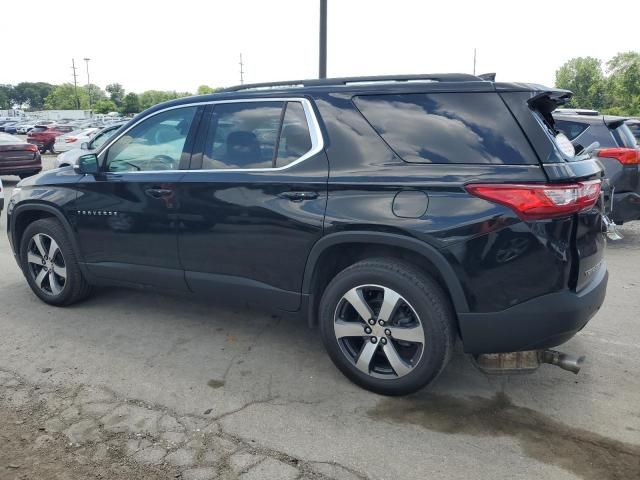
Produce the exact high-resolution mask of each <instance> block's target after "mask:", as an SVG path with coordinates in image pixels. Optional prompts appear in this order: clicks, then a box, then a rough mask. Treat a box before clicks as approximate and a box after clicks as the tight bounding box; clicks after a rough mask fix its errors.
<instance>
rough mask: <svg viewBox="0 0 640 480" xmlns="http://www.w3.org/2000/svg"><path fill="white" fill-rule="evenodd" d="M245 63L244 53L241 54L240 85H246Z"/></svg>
mask: <svg viewBox="0 0 640 480" xmlns="http://www.w3.org/2000/svg"><path fill="white" fill-rule="evenodd" d="M243 67H244V63H242V53H241V54H240V85H244V69H243Z"/></svg>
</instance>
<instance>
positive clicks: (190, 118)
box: [7, 74, 608, 395]
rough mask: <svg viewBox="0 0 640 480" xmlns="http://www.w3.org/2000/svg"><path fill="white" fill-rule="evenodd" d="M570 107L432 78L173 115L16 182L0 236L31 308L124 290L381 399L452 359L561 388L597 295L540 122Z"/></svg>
mask: <svg viewBox="0 0 640 480" xmlns="http://www.w3.org/2000/svg"><path fill="white" fill-rule="evenodd" d="M570 97H571V93H570V92H568V91H566V90H558V89H554V88H546V87H541V86H539V85H527V84H522V83H513V84H511V83H494V82H491V81H484V80H483V79H481V78H479V77H475V76H472V75H467V74H442V75H413V76H399V77H356V78H347V79H325V80H309V81H305V80H300V81H292V82H286V83H275V84H260V85H244V86H239V87H236V88H232V89H227V90H225V91H223V92H221V93H216V94H212V95H203V96H198V97H191V98H187V99H178V100H173V101H170V102H166V103H162V104H159V105H156V106H154V107H152V108H150V109H148V110H147V111H145V112H144V113H142V114H140V115H138V116H137V117H136V118H135V119H134V120H133V121H131V122H129V123H128V124H127V125H126V126H125V127H123V128H121V129H120V130H119V131H118V132H117V134H115V135H114V136H112V137H111V138H110V139H109V140H108V141H107V142H105V143H104V144H103V145H102V147H100V148H99V149H98V150H97V151H96V152H95V153H89V154H86V155H83V156H82V157H80V159H79V161H78V164H77V166H76V167H75V168H74V169H63V170H52V171H49V172H44V173H42V174H40V175H38V176H36V177H33V178H31V179H27V180H23V181H22V182H20V183H19V184H18V187H19V188H17V189H16V190H17V191H16V190H14V193H13V195H12V196H11V199H10V201H9V204H8V207H7V213H8V216H7V223H8V236H9V239H10V243H11V246H12V249H13V252H14V254H15V258H16V260H17V262H18V264H19V265H20V268H21V270H22V272H23V273H24V275H25V277H26V281H27V283H28V284H29V286H30V287H31V289H32V290H33V292H34V294H35V295H37V296H38V297H39V298H40V299H41V300H43V301H44V302H46V303H49V304H51V305H59V306H63V305H71V304H73V303H76V302H78V301H80V300H82V299H83V298H86V297H87V296H88V295H89V293H90V291H91V286H100V285H122V286H137V287H143V288H157V289H160V290H162V291H179V292H185V293H186V292H192V293H195V294H201V295H206V296H207V297H208V298H212V299H219V300H220V301H225V302H234V301H235V302H240V303H242V304H252V305H261V306H262V307H263V308H267V309H269V310H271V309H273V310H277V311H280V312H281V314H287V315H294V316H296V315H297V316H300V317H302V318H306V319H307V321H308V322H309V325H311V326H316V325H318V326H319V327H320V336H321V338H322V340H323V342H324V345H325V347H326V349H327V351H328V353H329V356H330V357H331V359H332V360H333V362H334V363H335V364H336V366H337V367H338V368H339V369H340V370H341V371H342V372H343V373H344V374H345V375H346V376H347V377H348V378H350V379H351V380H352V381H354V382H355V383H357V384H359V385H361V386H363V387H364V388H367V389H369V390H372V391H375V392H379V393H382V394H388V395H400V394H406V393H409V392H413V391H415V390H417V389H419V388H421V387H423V386H424V385H426V384H428V383H430V382H431V381H433V379H434V378H436V377H437V376H438V374H439V373H440V372H441V371H442V370H443V368H444V367H445V366H446V364H447V362H448V360H449V358H450V357H451V354H452V351H453V346H454V342H455V341H456V338H458V337H460V339H461V342H462V345H463V348H464V350H465V351H466V352H467V353H470V354H473V355H474V358H475V360H476V363H477V364H478V365H479V366H481V367H482V368H483V369H484V370H485V371H494V372H496V371H501V369H504V368H507V367H509V366H512V367H513V369H516V370H517V369H522V368H525V367H526V368H527V369H532V368H535V367H537V366H538V365H539V364H540V362H547V363H552V364H554V365H558V366H560V367H562V368H565V369H568V370H571V371H574V372H575V371H577V370H578V369H579V366H580V365H579V364H580V359H578V358H576V357H572V356H569V355H565V354H561V353H559V352H557V351H553V350H549V349H550V348H551V347H554V346H557V345H560V344H562V343H564V342H566V341H567V340H569V339H570V338H571V337H573V336H574V335H575V334H576V333H577V332H578V331H580V330H581V329H583V328H584V327H585V325H586V324H587V322H588V321H589V319H590V318H591V317H592V316H593V315H594V314H595V313H596V312H597V311H598V309H599V308H600V305H601V304H602V302H603V300H604V296H605V290H606V285H607V278H608V274H607V267H606V262H605V260H604V251H605V243H606V242H605V237H604V234H603V233H602V232H603V216H602V203H601V200H600V182H601V177H602V169H601V168H600V166H599V165H598V163H597V161H596V160H594V159H591V158H589V157H588V156H585V157H584V158H582V157H580V158H575V157H574V156H573V155H572V152H568V151H566V149H564V148H563V146H565V147H566V145H565V143H568V141H567V140H566V138H564V135H562V134H558V133H557V132H556V131H555V130H554V128H553V120H552V119H551V111H552V110H553V109H555V108H556V107H557V106H559V105H562V104H563V103H565V102H566V101H567V100H568V99H570ZM576 160H580V161H576ZM512 352H517V353H515V354H512ZM515 360H517V362H515Z"/></svg>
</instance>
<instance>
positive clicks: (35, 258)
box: [27, 252, 42, 266]
mask: <svg viewBox="0 0 640 480" xmlns="http://www.w3.org/2000/svg"><path fill="white" fill-rule="evenodd" d="M27 262H29V263H35V264H36V265H40V266H42V257H41V256H40V255H38V254H36V253H33V252H28V253H27Z"/></svg>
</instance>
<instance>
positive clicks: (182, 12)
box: [0, 0, 640, 92]
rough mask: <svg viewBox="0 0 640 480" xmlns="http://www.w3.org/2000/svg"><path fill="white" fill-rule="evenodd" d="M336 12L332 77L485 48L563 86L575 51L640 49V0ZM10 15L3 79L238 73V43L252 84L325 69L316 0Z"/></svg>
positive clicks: (138, 81)
mask: <svg viewBox="0 0 640 480" xmlns="http://www.w3.org/2000/svg"><path fill="white" fill-rule="evenodd" d="M596 5H599V6H596ZM594 11H595V12H596V13H594ZM328 12H329V13H328V48H327V52H328V53H327V57H328V60H327V74H328V76H330V77H331V76H356V75H387V74H408V73H441V72H466V73H472V72H473V51H474V48H475V49H477V63H476V72H477V73H485V72H496V73H497V79H498V80H499V81H524V82H533V83H541V84H546V85H553V83H554V78H555V71H556V70H557V69H558V67H560V66H561V65H562V64H563V63H564V62H565V61H566V60H568V59H570V58H572V57H577V56H594V57H597V58H600V59H602V60H604V61H607V60H609V59H610V58H611V57H613V56H614V55H615V54H616V53H618V52H620V51H628V50H636V51H638V50H640V35H639V34H638V28H640V20H638V19H640V2H638V1H637V0H636V1H633V0H621V1H619V2H616V4H615V8H614V7H613V5H612V8H603V6H602V3H600V2H598V4H596V3H595V2H593V1H585V0H583V1H573V0H570V1H567V0H562V1H559V0H555V1H548V0H537V1H536V2H533V3H532V2H523V1H511V2H507V1H497V0H484V1H467V0H452V1H444V2H440V1H438V2H433V1H427V0H386V1H383V0H328ZM30 16H31V19H29V17H30ZM0 18H2V19H3V20H2V21H1V22H0V38H2V39H3V42H2V47H0V84H5V83H9V84H16V83H19V82H22V81H45V82H50V83H54V84H57V83H63V82H70V81H72V80H73V77H72V69H71V59H72V58H75V61H76V66H77V67H78V70H77V73H78V82H79V84H86V82H87V76H86V65H85V62H84V61H83V58H85V57H88V58H90V59H91V60H90V62H89V73H90V76H91V82H92V83H94V84H97V85H99V86H100V87H102V88H104V87H105V86H106V85H107V84H109V83H114V82H118V83H121V84H122V85H123V86H124V88H125V89H126V90H127V91H134V92H141V91H144V90H150V89H155V90H178V91H191V92H195V90H196V89H197V87H198V85H202V84H206V85H210V86H213V87H218V86H231V85H235V84H238V83H240V66H239V56H240V53H242V56H243V60H244V64H245V65H244V70H245V75H244V79H245V83H250V82H266V81H277V80H291V79H302V78H314V77H317V75H318V25H319V0H262V1H260V0H231V1H225V2H221V1H216V0H180V1H178V2H170V1H168V0H161V1H153V0H146V1H135V0H128V1H123V0H109V1H107V2H105V1H95V0H57V1H51V0H44V1H43V0H29V2H26V3H25V2H16V1H9V0H5V1H3V2H2V5H1V6H0ZM629 19H634V20H633V22H631V23H629V21H628V20H629ZM616 25H619V26H620V28H615V26H616ZM631 25H633V26H634V27H633V28H631ZM607 26H608V27H607ZM613 29H615V32H611V30H613ZM585 31H590V32H593V34H586V35H583V34H579V33H580V32H585ZM607 31H609V33H614V34H612V35H605V33H607ZM577 33H578V34H577ZM7 39H13V41H11V40H7Z"/></svg>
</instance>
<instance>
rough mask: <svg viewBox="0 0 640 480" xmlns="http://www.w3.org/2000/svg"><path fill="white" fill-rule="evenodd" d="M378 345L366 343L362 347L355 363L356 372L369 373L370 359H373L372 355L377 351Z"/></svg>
mask: <svg viewBox="0 0 640 480" xmlns="http://www.w3.org/2000/svg"><path fill="white" fill-rule="evenodd" d="M378 345H379V344H378V343H371V342H369V341H366V342H365V344H364V347H362V350H361V351H360V355H358V360H357V361H356V367H357V368H358V370H361V371H363V372H364V373H366V374H368V373H369V365H370V364H371V359H372V358H373V354H374V353H376V350H377V349H378Z"/></svg>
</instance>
